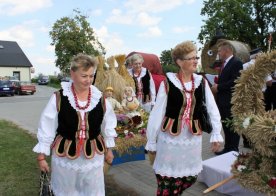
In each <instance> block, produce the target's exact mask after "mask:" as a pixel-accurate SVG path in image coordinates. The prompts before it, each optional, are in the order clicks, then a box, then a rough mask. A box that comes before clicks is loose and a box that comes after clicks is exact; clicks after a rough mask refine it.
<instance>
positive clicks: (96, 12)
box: [89, 9, 103, 16]
mask: <svg viewBox="0 0 276 196" xmlns="http://www.w3.org/2000/svg"><path fill="white" fill-rule="evenodd" d="M102 13H103V11H102V10H101V9H95V10H89V15H90V16H101V15H102Z"/></svg>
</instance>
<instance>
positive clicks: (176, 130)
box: [162, 78, 202, 136]
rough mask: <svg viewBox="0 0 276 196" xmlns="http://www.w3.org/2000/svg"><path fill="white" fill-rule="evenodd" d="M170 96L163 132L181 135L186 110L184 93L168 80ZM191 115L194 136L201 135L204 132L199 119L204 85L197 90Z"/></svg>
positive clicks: (167, 86) (167, 85)
mask: <svg viewBox="0 0 276 196" xmlns="http://www.w3.org/2000/svg"><path fill="white" fill-rule="evenodd" d="M166 88H167V94H168V100H167V107H166V112H165V116H164V119H163V122H162V131H168V132H169V133H170V134H171V135H175V136H176V135H179V134H180V132H181V123H182V117H183V115H184V110H185V108H186V104H187V103H186V98H185V94H184V92H182V91H181V90H180V89H178V88H177V87H176V86H175V85H174V84H173V83H172V82H171V81H170V80H169V79H168V78H167V80H166ZM193 102H194V103H192V106H191V114H190V123H191V127H192V131H193V134H196V135H200V134H201V132H202V130H201V126H200V122H199V119H200V118H201V107H202V83H200V85H199V86H198V88H196V89H195V92H194V98H193Z"/></svg>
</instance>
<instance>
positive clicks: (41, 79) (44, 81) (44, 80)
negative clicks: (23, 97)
mask: <svg viewBox="0 0 276 196" xmlns="http://www.w3.org/2000/svg"><path fill="white" fill-rule="evenodd" d="M49 81H50V79H49V76H40V77H39V78H38V80H37V82H38V84H45V85H47V84H48V83H49Z"/></svg>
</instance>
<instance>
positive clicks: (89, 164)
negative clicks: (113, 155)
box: [52, 154, 103, 172]
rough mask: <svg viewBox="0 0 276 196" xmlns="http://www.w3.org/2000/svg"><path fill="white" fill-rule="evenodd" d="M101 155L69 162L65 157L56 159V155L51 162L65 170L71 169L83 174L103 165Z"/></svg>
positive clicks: (81, 156) (81, 157)
mask: <svg viewBox="0 0 276 196" xmlns="http://www.w3.org/2000/svg"><path fill="white" fill-rule="evenodd" d="M101 156H103V155H96V154H95V157H93V158H92V159H86V158H85V157H83V155H80V157H79V158H77V159H75V160H70V159H68V158H66V157H58V156H56V155H53V156H52V161H54V162H55V164H56V165H59V166H61V167H64V168H66V169H72V170H74V171H80V172H85V171H88V170H91V169H93V168H98V167H100V166H102V165H103V158H102V157H101Z"/></svg>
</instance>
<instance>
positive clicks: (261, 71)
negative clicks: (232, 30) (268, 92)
mask: <svg viewBox="0 0 276 196" xmlns="http://www.w3.org/2000/svg"><path fill="white" fill-rule="evenodd" d="M275 70H276V51H275V50H274V51H272V52H270V53H266V54H262V55H261V56H259V57H258V58H257V60H256V63H255V64H254V65H252V66H251V67H249V68H248V69H247V70H244V71H242V74H241V77H240V78H239V79H237V81H236V83H237V84H236V85H235V89H234V94H233V98H232V104H233V107H232V113H233V124H234V127H235V131H236V132H238V133H239V134H240V135H241V134H244V135H245V137H246V138H247V139H248V140H249V141H250V143H251V146H252V152H251V153H247V154H243V153H241V154H239V155H238V157H237V160H236V161H235V162H234V164H233V165H232V171H231V172H232V173H233V175H234V177H235V179H237V180H238V182H239V184H241V185H242V186H244V187H245V188H248V189H251V190H254V191H256V192H260V193H264V194H266V195H276V110H274V111H272V110H271V111H268V112H266V111H265V109H264V106H263V93H262V90H261V89H262V87H263V84H265V77H266V76H267V75H269V74H271V73H272V72H274V71H275Z"/></svg>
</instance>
